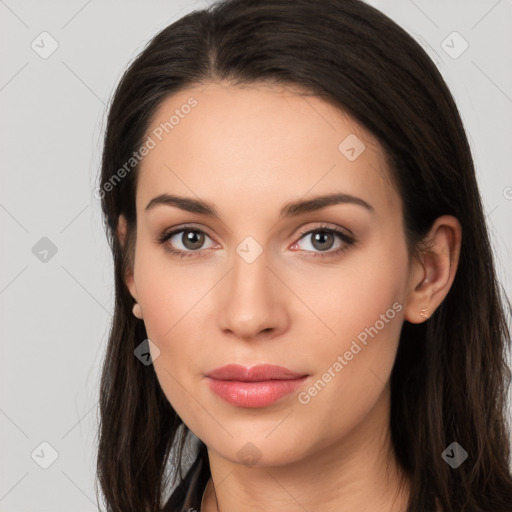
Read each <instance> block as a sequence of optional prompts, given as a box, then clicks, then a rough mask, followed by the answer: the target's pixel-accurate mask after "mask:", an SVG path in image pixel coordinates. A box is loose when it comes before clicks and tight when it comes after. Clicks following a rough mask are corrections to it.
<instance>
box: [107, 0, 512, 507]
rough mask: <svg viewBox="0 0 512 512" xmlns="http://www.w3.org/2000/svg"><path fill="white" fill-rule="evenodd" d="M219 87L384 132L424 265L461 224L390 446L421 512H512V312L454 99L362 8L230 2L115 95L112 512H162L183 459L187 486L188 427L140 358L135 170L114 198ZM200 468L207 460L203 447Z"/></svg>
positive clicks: (188, 20)
mask: <svg viewBox="0 0 512 512" xmlns="http://www.w3.org/2000/svg"><path fill="white" fill-rule="evenodd" d="M213 80H215V81H220V80H223V81H226V82H227V83H230V84H235V85H236V84H258V83H260V84H263V83H277V84H293V85H295V86H298V87H300V88H302V89H303V90H305V91H309V92H310V93H312V94H315V95H318V96H320V97H322V98H323V99H324V100H326V101H329V102H331V103H333V104H334V105H336V106H337V107H339V109H341V110H342V111H344V112H346V113H348V114H349V115H351V116H353V118H355V119H356V120H357V121H358V122H359V123H360V124H361V125H363V126H364V127H365V128H366V129H368V130H369V131H370V132H372V133H373V134H374V135H375V136H376V137H377V138H378V140H379V141H380V142H381V144H382V146H383V148H384V149H385V151H386V156H387V158H388V159H389V162H390V163H391V165H390V167H391V168H390V173H391V177H392V179H393V182H394V183H395V184H396V186H397V188H398V190H399V192H400V195H401V198H402V201H403V209H404V223H405V226H406V238H407V242H408V244H409V247H410V248H411V251H413V250H414V249H415V248H418V247H419V245H418V244H419V243H420V242H421V240H422V238H423V237H424V236H425V234H426V233H427V232H428V230H429V228H430V227H431V225H432V223H433V221H434V220H435V219H436V218H437V217H438V216H440V215H444V214H449V215H454V216H455V217H457V218H458V219H459V221H460V223H461V225H462V247H461V254H460V262H459V268H458V271H457V274H456V276H455V280H454V282H453V285H452V287H451V289H450V291H449V293H448V295H447V296H446V298H445V300H444V301H443V303H442V304H441V305H440V307H439V308H438V309H437V310H436V311H435V313H434V314H433V316H432V317H431V318H430V319H429V320H428V321H427V322H425V323H422V324H411V323H409V322H404V324H403V327H402V332H401V337H400V343H399V349H398V353H397V357H396V361H395V364H394V367H393V371H392V375H391V423H390V430H391V436H392V446H393V449H394V452H395V454H396V457H397V460H398V462H399V464H400V466H401V468H402V469H403V470H404V471H405V472H406V473H407V474H408V475H410V477H411V479H412V495H411V500H410V504H409V508H408V512H425V511H430V510H434V499H435V498H436V497H437V499H438V500H439V504H440V505H441V507H442V509H443V512H461V511H465V512H470V511H471V512H484V511H486V512H487V511H494V512H504V511H511V510H512V477H511V473H510V445H509V429H510V425H509V424H508V420H507V417H506V404H507V391H508V386H509V384H510V378H511V372H510V369H509V368H508V366H507V353H508V349H509V348H510V333H509V331H508V327H507V321H506V312H508V311H509V310H510V306H509V303H508V301H507V300H506V299H505V298H504V295H503V297H502V295H501V293H500V287H499V285H498V281H497V277H496V274H495V267H494V263H493V254H492V248H491V244H490V240H489V235H488V232H487V228H486V225H485V217H484V213H483V208H482V203H481V198H480V195H479V191H478V187H477V181H476V178H475V170H474V165H473V160H472V156H471V152H470V148H469V145H468V140H467V137H466V133H465V130H464V127H463V124H462V121H461V118H460V115H459V112H458V110H457V107H456V105H455V102H454V100H453V98H452V95H451V94H450V92H449V90H448V87H447V85H446V84H445V82H444V80H443V78H442V76H441V74H440V73H439V71H438V70H437V68H436V66H435V65H434V63H433V62H432V61H431V59H430V58H429V57H428V55H427V54H426V53H425V52H424V51H423V49H422V48H421V46H420V45H419V44H417V43H416V42H415V41H414V39H413V38H412V37H411V36H410V35H408V34H407V33H406V32H405V31H404V30H403V29H402V28H400V27H399V26H398V25H397V24H396V23H394V22H393V21H392V20H390V19H389V18H388V17H386V16H385V15H383V14H382V13H380V12H379V11H378V10H376V9H374V8H373V7H371V6H369V5H367V4H365V3H363V2H362V1H359V0H322V2H318V1H317V0H294V1H288V0H257V1H254V0H225V1H221V2H217V3H216V4H214V5H212V6H211V7H209V8H208V9H205V10H200V11H194V12H192V13H190V14H188V15H186V16H184V17H183V18H181V19H179V20H178V21H176V22H174V23H172V24H171V25H170V26H168V27H167V28H165V29H164V30H162V31H161V32H160V33H158V34H157V35H156V36H155V37H154V38H153V39H152V40H151V41H150V43H149V44H148V45H147V46H146V48H145V49H144V50H143V51H142V53H141V54H140V55H139V56H138V57H137V58H136V59H135V60H134V61H133V62H132V63H131V65H130V66H129V68H128V69H127V70H126V72H125V73H124V75H123V77H122V79H121V81H120V83H119V85H118V87H117V90H116V91H115V94H114V96H113V99H112V101H111V104H110V107H109V114H108V124H107V127H106V133H105V140H104V151H103V160H102V168H101V178H100V184H99V186H100V189H99V190H100V191H101V205H102V210H103V214H104V217H105V221H106V224H105V225H106V231H107V237H108V240H109V244H110V247H111V249H112V253H113V258H114V271H115V311H114V317H113V321H112V327H111V331H110V338H109V343H108V347H107V351H106V355H105V359H104V366H103V373H102V378H101V389H100V428H99V445H98V459H97V471H98V479H99V483H100V485H101V489H102V492H103V495H104V498H105V502H106V504H107V510H108V511H112V512H114V511H115V512H130V511H133V512H143V511H144V512H150V511H151V512H152V511H157V510H160V509H161V508H162V504H161V500H162V496H163V495H164V494H165V489H166V486H167V485H168V482H167V481H166V479H165V478H164V473H165V468H166V464H167V463H168V459H169V455H170V450H171V447H173V448H174V449H176V458H175V460H174V461H171V462H173V463H174V464H175V465H176V466H177V468H178V469H179V471H178V475H179V476H178V479H182V478H183V474H182V471H181V464H182V460H181V459H182V454H181V449H182V446H183V440H184V437H185V435H186V434H187V431H188V429H187V427H186V426H184V427H183V428H182V429H180V428H178V427H180V425H182V424H183V422H182V421H181V419H180V418H179V417H178V415H177V414H176V412H175V411H174V410H173V408H172V407H171V405H170V404H169V401H168V400H167V399H166V397H165V396H164V394H163V391H162V389H161V388H160V385H159V383H158V380H157V378H156V375H155V371H154V369H153V367H152V365H149V366H145V365H143V364H141V362H140V361H139V360H138V359H137V358H136V357H134V350H135V348H136V347H137V346H138V345H139V344H140V343H141V342H142V341H143V340H145V339H146V337H147V336H146V331H145V327H144V323H143V322H142V321H140V320H137V319H136V318H135V317H134V316H133V315H132V313H131V308H132V305H133V299H132V297H131V295H130V294H129V292H128V289H127V287H126V284H125V282H124V278H123V276H124V273H125V271H126V269H127V268H129V266H130V265H131V263H132V254H133V244H134V240H135V236H136V231H135V226H136V210H135V192H136V177H137V170H138V167H137V166H135V167H134V169H133V171H132V172H129V173H128V174H127V175H126V176H124V177H123V178H122V179H121V180H117V182H115V183H114V186H110V187H108V186H107V184H108V183H111V184H112V183H113V181H112V180H113V178H114V177H115V176H114V175H116V173H117V172H118V170H119V169H120V168H121V167H122V166H123V165H124V164H125V163H126V162H127V161H129V159H130V158H131V156H132V154H133V152H134V151H136V150H137V149H138V148H139V147H140V146H141V144H142V143H143V140H144V137H145V136H146V131H147V129H148V123H149V120H150V119H151V117H152V116H153V115H154V113H155V111H156V110H157V109H158V107H159V106H160V104H161V103H162V101H163V100H164V99H167V98H168V97H169V96H170V95H172V94H174V93H176V92H178V91H180V90H183V89H186V88H187V87H190V86H196V85H199V84H206V83H208V82H210V81H213ZM117 176H119V174H118V175H117ZM120 214H124V215H125V216H126V219H127V221H128V238H127V244H126V246H125V247H124V249H123V247H122V246H121V245H120V243H119V240H118V238H117V236H116V228H117V223H118V218H119V215H120ZM505 305H506V306H507V309H505ZM180 432H181V434H180ZM453 441H456V442H457V443H459V444H460V445H461V446H462V447H463V448H464V449H465V450H466V451H467V453H468V459H467V460H466V461H465V462H464V463H463V464H461V465H460V466H459V467H458V468H457V469H452V468H451V467H450V466H449V465H448V464H447V463H446V462H445V461H444V460H443V458H442V457H441V453H442V452H443V451H444V450H445V448H446V447H447V446H448V445H450V443H452V442H453ZM197 457H203V458H206V457H207V455H206V450H205V447H204V444H202V443H201V449H200V450H199V452H198V454H197ZM205 462H206V463H207V462H208V461H207V459H206V460H205Z"/></svg>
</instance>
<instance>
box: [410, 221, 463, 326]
mask: <svg viewBox="0 0 512 512" xmlns="http://www.w3.org/2000/svg"><path fill="white" fill-rule="evenodd" d="M461 240H462V228H461V226H460V223H459V221H458V220H457V219H456V218H455V217H453V216H452V215H443V216H441V217H439V218H437V219H436V221H435V222H434V224H433V225H432V228H431V230H430V232H429V234H428V235H427V240H426V244H425V246H426V249H424V250H423V252H422V253H421V255H420V259H421V261H417V262H414V263H413V265H414V268H413V271H412V272H411V277H410V279H409V287H408V288H409V295H408V297H407V301H406V307H405V314H404V318H405V320H407V321H409V322H411V323H421V322H424V321H425V320H427V319H428V318H430V317H431V316H432V314H433V312H434V311H435V310H436V309H437V308H438V307H439V305H440V304H441V302H442V301H443V300H444V298H445V297H446V295H447V294H448V292H449V291H450V288H451V286H452V283H453V280H454V278H455V273H456V271H457V266H458V263H459V256H460V245H461Z"/></svg>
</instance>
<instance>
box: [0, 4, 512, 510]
mask: <svg viewBox="0 0 512 512" xmlns="http://www.w3.org/2000/svg"><path fill="white" fill-rule="evenodd" d="M318 3H319V6H321V2H320V1H319V2H318ZM369 3H371V4H372V5H374V6H375V7H377V8H379V9H380V10H382V11H383V12H384V13H386V14H387V15H389V16H390V17H391V18H393V19H394V20H395V21H396V22H398V24H399V25H401V26H402V27H403V28H405V29H406V30H407V31H408V32H409V33H410V34H411V35H412V36H413V37H414V38H415V39H416V40H417V41H418V42H419V43H420V44H421V45H422V46H423V47H424V48H425V50H426V51H427V53H428V54H429V55H430V57H431V58H432V59H433V60H434V62H435V63H436V65H437V66H438V68H439V69H440V71H441V73H442V74H443V76H444V77H445V79H446V81H447V83H448V85H449V87H450V88H451V90H452V92H453V94H454V96H455V99H456V102H457V104H458V107H459V109H460V111H461V115H462V118H463V121H464V124H465V126H466V129H467V132H468V136H469V140H470V144H471V147H472V150H473V152H474V158H475V163H476V167H477V172H478V179H479V183H480V189H481V193H482V197H483V200H484V205H485V211H486V214H487V222H488V224H489V228H490V231H491V236H492V239H493V244H494V248H495V253H496V261H497V268H498V271H499V277H500V279H501V282H502V284H503V286H504V288H505V290H506V291H507V293H508V295H509V296H512V293H511V290H512V279H511V249H512V222H511V219H512V215H511V214H512V173H511V161H512V115H511V114H512V65H511V56H512V3H511V1H510V0H473V1H468V0H443V1H440V0H438V1H432V0H429V1H427V0H414V1H410V0H372V1H371V2H369ZM204 6H206V2H204V1H203V2H200V1H190V0H180V1H177V0H173V1H166V2H163V1H156V0H151V1H144V2H143V1H127V0H124V1H122V2H121V1H119V0H118V1H114V0H103V1H99V0H89V1H86V0H73V1H70V0H67V1H63V0H60V1H53V2H40V1H35V0H31V1H29V0H25V1H23V2H16V1H14V0H5V1H4V0H0V27H1V28H0V39H1V41H0V48H1V60H0V70H1V76H0V103H1V123H0V126H1V128H0V129H1V148H0V155H1V164H2V168H1V169H2V173H1V176H2V181H1V189H0V223H1V237H2V238H1V245H0V247H1V249H0V250H1V262H2V265H1V274H0V301H1V322H0V329H1V336H2V338H1V339H2V345H1V349H2V352H1V359H0V362H1V408H0V431H1V453H2V457H1V462H0V464H1V472H0V511H5V512H7V511H9V512H28V511H30V512H40V511H52V512H60V511H66V512H90V511H93V510H97V506H96V499H95V493H94V481H95V463H96V460H95V455H96V453H95V436H96V427H97V418H96V410H97V401H98V394H97V392H98V384H99V374H100V364H101V362H102V357H103V353H104V350H105V346H106V341H107V334H108V329H109V323H110V320H111V314H112V309H113V279H112V276H113V267H112V263H111V254H110V251H109V248H108V245H107V241H106V238H105V235H104V230H103V224H102V219H101V216H100V205H99V201H98V200H97V199H96V198H95V197H94V196H93V189H94V188H95V187H96V184H97V177H98V171H99V162H100V156H101V148H102V134H103V130H104V124H105V107H106V104H107V103H108V100H109V98H110V97H111V95H112V92H113V90H114V88H115V86H116V84H117V83H118V81H119V79H120V77H121V74H122V72H123V71H124V69H125V68H126V66H127V64H128V63H129V62H130V61H131V59H133V58H134V57H135V56H136V55H137V54H138V53H139V52H140V51H141V50H142V48H143V47H144V45H145V44H146V43H147V42H148V40H149V39H150V38H151V37H152V36H154V35H155V34H156V33H157V32H158V31H159V30H160V29H162V28H164V27H165V26H167V25H169V24H170V23H172V22H173V21H175V20H176V19H178V18H180V17H182V16H183V15H185V14H186V13H188V12H190V11H192V10H194V9H199V8H202V7H204ZM43 32H46V34H42V33H43ZM454 32H457V34H453V33H454ZM41 40H43V41H44V42H41ZM52 45H53V46H52ZM56 45H58V46H56ZM466 45H467V48H466ZM55 46H56V49H55V51H54V52H53V53H52V54H51V55H49V56H47V55H44V52H50V51H51V50H52V49H53V47H55ZM463 50H464V51H463ZM42 54H43V55H42ZM44 57H46V58H44ZM44 466H47V467H46V469H45V468H44Z"/></svg>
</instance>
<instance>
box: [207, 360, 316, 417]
mask: <svg viewBox="0 0 512 512" xmlns="http://www.w3.org/2000/svg"><path fill="white" fill-rule="evenodd" d="M206 377H207V380H208V385H209V386H210V389H211V390H212V391H213V392H214V393H216V394H217V395H219V396H220V397H221V398H223V399H224V400H226V401H227V402H228V403H230V404H232V405H237V406H239V407H248V408H249V407H250V408H254V407H266V406H267V405H270V404H272V403H274V402H276V401H277V400H279V399H280V398H282V397H283V396H285V395H288V394H289V393H291V392H292V391H294V390H295V389H297V388H298V387H299V386H300V385H301V384H302V383H303V382H304V381H305V380H306V378H307V377H308V375H305V374H300V373H296V372H293V371H291V370H289V369H287V368H283V367H282V366H275V365H268V364H262V365H256V366H252V367H251V368H246V367H245V366H241V365H238V364H228V365H226V366H222V367H220V368H216V369H215V370H213V371H211V372H209V373H208V374H207V376H206Z"/></svg>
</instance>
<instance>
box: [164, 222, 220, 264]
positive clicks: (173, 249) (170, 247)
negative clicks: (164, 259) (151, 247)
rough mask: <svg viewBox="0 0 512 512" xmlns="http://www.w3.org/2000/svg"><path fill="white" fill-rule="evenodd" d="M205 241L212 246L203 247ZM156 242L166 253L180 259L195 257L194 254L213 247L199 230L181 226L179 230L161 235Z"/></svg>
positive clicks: (205, 235)
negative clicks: (163, 247)
mask: <svg viewBox="0 0 512 512" xmlns="http://www.w3.org/2000/svg"><path fill="white" fill-rule="evenodd" d="M206 239H209V240H210V241H211V242H212V245H210V246H209V247H203V245H204V243H205V240H206ZM157 242H158V243H159V244H161V245H164V246H165V250H166V251H168V252H170V253H171V254H174V255H176V256H179V257H181V258H187V257H192V256H195V255H196V253H199V252H201V251H202V250H203V249H208V248H212V247H214V246H215V243H214V242H213V240H212V239H211V238H210V237H209V236H208V235H207V234H206V233H205V232H204V231H202V230H201V229H198V228H193V227H183V226H182V227H181V228H179V229H174V230H172V231H167V232H164V233H162V234H161V235H160V236H159V237H158V238H157Z"/></svg>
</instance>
